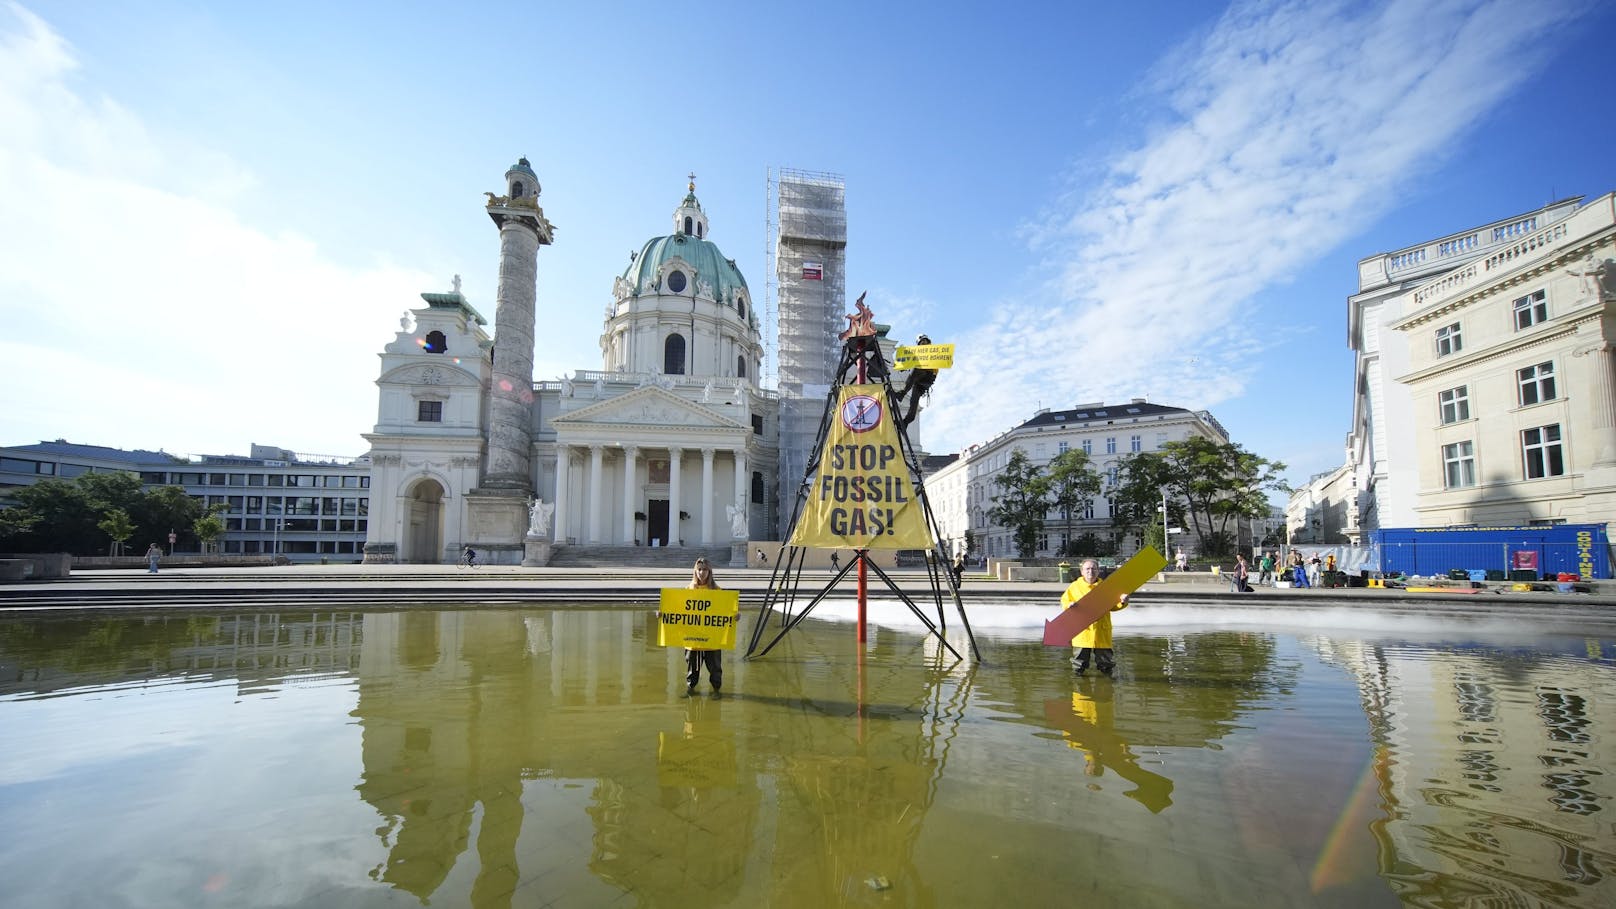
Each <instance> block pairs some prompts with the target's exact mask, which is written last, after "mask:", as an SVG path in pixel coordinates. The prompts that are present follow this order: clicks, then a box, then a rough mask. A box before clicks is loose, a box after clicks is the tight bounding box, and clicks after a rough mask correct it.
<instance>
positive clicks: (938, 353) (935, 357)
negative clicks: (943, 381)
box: [892, 344, 954, 369]
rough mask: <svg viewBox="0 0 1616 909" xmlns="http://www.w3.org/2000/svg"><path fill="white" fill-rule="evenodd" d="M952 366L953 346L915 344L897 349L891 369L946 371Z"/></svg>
mask: <svg viewBox="0 0 1616 909" xmlns="http://www.w3.org/2000/svg"><path fill="white" fill-rule="evenodd" d="M953 365H954V345H952V344H916V345H915V346H913V347H899V348H898V360H897V362H896V363H894V364H893V365H892V368H893V369H914V368H916V367H919V368H921V369H948V368H949V367H951V366H953Z"/></svg>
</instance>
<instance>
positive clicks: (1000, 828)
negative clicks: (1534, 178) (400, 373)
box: [0, 608, 1616, 907]
mask: <svg viewBox="0 0 1616 909" xmlns="http://www.w3.org/2000/svg"><path fill="white" fill-rule="evenodd" d="M984 643H985V645H986V646H985V647H984V650H985V652H986V653H987V654H988V656H989V659H990V663H988V664H986V665H981V666H975V665H972V664H970V663H962V662H957V661H955V660H953V659H952V658H951V657H948V656H947V655H946V654H945V653H941V652H940V648H939V647H938V646H937V645H936V643H935V642H934V641H932V640H930V639H925V638H922V637H919V636H917V635H913V634H909V633H906V632H900V631H893V630H891V629H886V628H877V629H873V632H872V640H871V641H870V643H869V645H868V647H867V648H866V649H865V651H864V660H863V668H862V672H861V671H860V664H859V661H858V660H857V659H856V658H855V654H856V651H855V649H854V644H853V641H852V632H851V629H849V628H847V627H846V626H840V625H834V624H827V623H821V622H808V623H805V624H804V625H803V626H801V627H800V628H799V629H798V630H797V632H796V633H794V634H793V635H791V636H789V637H788V638H787V640H786V641H785V642H783V643H782V646H781V647H780V648H777V649H776V651H775V652H774V653H771V654H770V656H769V657H768V658H766V659H764V660H762V661H758V662H752V663H747V662H743V661H741V660H732V661H729V662H730V663H731V665H730V666H728V667H726V669H727V672H726V675H727V676H729V678H728V679H727V680H726V686H725V690H726V697H725V698H724V699H723V700H715V699H712V698H710V697H707V696H704V695H703V696H698V697H696V698H692V699H685V698H683V697H681V696H680V695H681V693H682V691H683V687H684V686H683V681H682V674H683V666H682V661H681V660H680V658H679V657H680V654H679V652H678V651H677V650H668V649H664V648H660V647H658V646H657V645H656V628H655V622H654V617H653V616H651V615H649V614H648V613H647V612H644V611H633V612H630V611H621V612H618V611H601V610H500V609H485V610H467V611H452V610H451V611H441V610H435V609H425V608H423V609H409V610H398V611H393V612H368V613H359V612H315V611H304V612H281V613H259V612H246V613H241V614H236V615H232V614H219V613H212V612H170V613H156V614H151V615H141V616H125V615H117V616H99V615H98V616H95V617H92V618H83V617H77V618H73V619H65V620H64V619H50V618H31V617H29V618H9V619H5V620H0V728H3V729H5V730H6V731H7V733H8V748H7V749H5V750H4V751H3V752H0V825H4V826H5V827H6V828H7V829H24V830H30V831H34V832H33V833H31V834H30V836H28V837H24V838H19V839H17V840H14V841H13V842H12V844H11V845H9V846H8V847H7V849H6V850H4V851H0V881H3V882H5V883H4V884H3V885H0V893H3V894H4V896H5V897H6V899H5V902H7V903H16V904H19V905H30V904H64V905H65V904H71V903H74V902H79V903H96V902H97V901H98V900H100V902H101V904H106V905H116V904H119V903H118V901H117V900H113V901H111V902H107V901H106V899H105V894H108V893H123V894H125V896H124V897H123V898H122V899H123V900H124V902H126V903H130V904H133V903H145V904H163V905H190V904H199V905H200V904H203V903H204V902H209V901H212V902H218V901H223V902H226V903H228V904H231V905H242V906H253V905H281V904H287V903H301V904H307V905H336V904H341V905H345V906H389V905H420V904H422V903H423V902H430V903H431V904H432V905H435V906H436V905H448V906H455V905H471V906H478V907H485V906H487V907H496V906H526V905H545V904H550V903H559V904H561V905H598V904H602V903H607V902H612V901H621V902H624V903H634V904H638V905H667V904H670V903H681V902H685V901H700V902H701V903H702V904H704V905H737V906H739V905H785V906H790V905H813V906H819V905H824V904H827V903H836V904H843V905H865V904H870V905H874V904H880V905H905V906H927V905H987V904H995V903H999V902H1003V901H1005V900H1006V899H1007V898H1014V899H1016V900H1018V901H1023V902H1029V903H1038V904H1066V903H1069V902H1070V901H1071V899H1072V895H1073V894H1074V893H1084V894H1088V895H1090V896H1091V898H1093V899H1097V900H1100V901H1103V902H1110V903H1117V904H1124V903H1127V904H1139V903H1157V904H1174V905H1178V904H1186V903H1191V902H1195V903H1201V904H1213V905H1233V904H1241V905H1250V904H1273V903H1275V902H1283V903H1286V904H1290V905H1351V906H1362V905H1393V904H1396V903H1398V902H1404V903H1407V904H1411V905H1458V904H1466V903H1496V904H1546V905H1608V904H1612V903H1616V855H1613V853H1612V838H1611V836H1610V833H1609V829H1610V828H1609V820H1610V811H1611V810H1612V807H1613V806H1612V798H1613V795H1616V753H1613V751H1612V746H1611V741H1612V731H1613V727H1612V721H1611V720H1610V719H1609V717H1610V716H1612V715H1616V710H1613V704H1616V672H1613V660H1612V656H1616V642H1611V641H1609V640H1576V639H1543V640H1539V641H1533V642H1530V643H1528V642H1522V641H1520V640H1518V639H1511V640H1510V642H1509V644H1508V646H1503V645H1491V646H1489V645H1488V644H1486V643H1485V642H1484V641H1481V642H1478V641H1473V640H1466V641H1462V642H1460V643H1457V644H1452V643H1446V642H1443V641H1441V640H1436V641H1424V642H1419V641H1416V642H1410V641H1406V640H1393V639H1377V638H1374V637H1371V636H1356V637H1353V636H1345V635H1341V634H1331V635H1326V634H1318V633H1299V632H1297V631H1294V630H1290V631H1279V630H1270V631H1263V632H1256V631H1231V630H1218V631H1206V632H1193V633H1191V632H1182V633H1178V632H1175V633H1168V634H1140V633H1133V634H1129V635H1124V636H1122V637H1120V638H1119V648H1120V649H1119V671H1118V674H1117V677H1116V678H1115V679H1109V678H1098V677H1094V676H1089V677H1084V678H1075V677H1074V676H1073V675H1072V674H1071V672H1070V670H1069V669H1068V668H1067V666H1066V663H1065V660H1064V658H1063V655H1062V654H1061V653H1060V652H1059V651H1053V650H1049V649H1045V648H1043V647H1041V646H1040V645H1038V644H1037V643H1036V642H1033V641H1023V640H1013V639H997V640H993V639H985V640H984ZM861 693H862V699H861ZM220 694H222V695H224V696H223V697H218V696H217V695H220ZM243 743H245V744H243ZM69 793H71V794H72V795H71V797H70V796H69V795H68V794H69ZM221 824H222V825H223V826H222V827H221V826H220V825H221ZM120 830H125V831H131V833H130V834H128V835H123V836H114V835H112V834H113V832H114V831H120ZM221 830H222V832H221ZM254 844H256V845H254ZM135 869H141V870H140V872H139V873H138V874H137V873H135ZM287 869H295V873H292V874H290V876H289V875H288V872H287ZM98 895H99V896H98Z"/></svg>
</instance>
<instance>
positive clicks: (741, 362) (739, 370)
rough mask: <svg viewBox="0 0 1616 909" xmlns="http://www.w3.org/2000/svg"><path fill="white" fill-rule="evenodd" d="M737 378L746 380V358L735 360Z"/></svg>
mask: <svg viewBox="0 0 1616 909" xmlns="http://www.w3.org/2000/svg"><path fill="white" fill-rule="evenodd" d="M735 376H736V378H740V379H744V378H746V358H745V357H736V358H735Z"/></svg>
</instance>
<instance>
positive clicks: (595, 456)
mask: <svg viewBox="0 0 1616 909" xmlns="http://www.w3.org/2000/svg"><path fill="white" fill-rule="evenodd" d="M602 455H603V452H602V451H601V449H600V446H599V445H591V446H589V497H588V499H587V500H586V501H585V502H584V508H585V509H586V510H587V511H588V513H589V542H590V544H591V545H595V546H598V545H600V511H601V508H600V473H601V457H602Z"/></svg>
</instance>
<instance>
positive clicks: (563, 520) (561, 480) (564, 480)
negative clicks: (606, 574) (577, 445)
mask: <svg viewBox="0 0 1616 909" xmlns="http://www.w3.org/2000/svg"><path fill="white" fill-rule="evenodd" d="M555 475H556V491H555V531H554V532H552V533H551V535H550V540H551V541H552V542H555V543H566V542H567V505H568V502H567V487H568V486H569V485H571V483H572V447H571V446H569V445H557V446H556V469H555Z"/></svg>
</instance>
